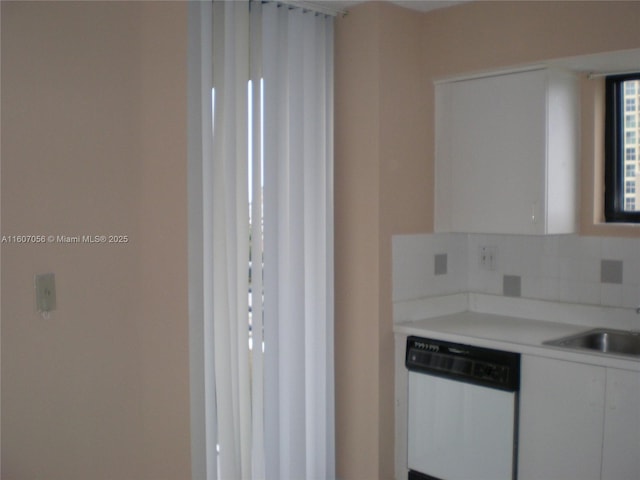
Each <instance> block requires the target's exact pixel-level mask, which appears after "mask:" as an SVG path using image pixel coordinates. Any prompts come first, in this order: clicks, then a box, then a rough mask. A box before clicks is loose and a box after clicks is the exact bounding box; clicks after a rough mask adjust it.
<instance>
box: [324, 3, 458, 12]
mask: <svg viewBox="0 0 640 480" xmlns="http://www.w3.org/2000/svg"><path fill="white" fill-rule="evenodd" d="M366 1H372V0H355V1H331V3H332V4H335V6H336V7H338V8H339V9H340V10H348V9H349V7H353V6H354V5H357V4H359V3H364V2H366ZM381 1H385V2H389V3H394V4H396V5H398V6H400V7H404V8H410V9H411V10H416V11H419V12H428V11H430V10H436V9H438V8H445V7H451V6H452V5H457V4H458V3H464V2H465V1H470V0H404V1H402V0H381Z"/></svg>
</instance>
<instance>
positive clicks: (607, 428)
mask: <svg viewBox="0 0 640 480" xmlns="http://www.w3.org/2000/svg"><path fill="white" fill-rule="evenodd" d="M638 479H640V373H639V372H631V371H628V370H615V369H611V368H609V369H607V390H606V403H605V422H604V445H603V453H602V480H638Z"/></svg>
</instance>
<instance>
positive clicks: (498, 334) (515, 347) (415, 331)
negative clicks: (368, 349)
mask: <svg viewBox="0 0 640 480" xmlns="http://www.w3.org/2000/svg"><path fill="white" fill-rule="evenodd" d="M591 328H593V327H589V326H585V325H574V324H569V323H558V322H549V321H544V320H529V319H524V318H517V317H511V316H504V315H494V314H489V313H478V312H472V311H465V312H460V313H451V314H446V315H441V316H435V317H432V318H424V319H420V320H411V321H404V322H399V323H396V324H395V325H394V332H395V333H396V334H404V335H417V336H422V337H428V338H433V339H438V340H445V341H450V342H457V343H467V344H470V345H477V346H480V347H486V348H494V349H499V350H505V351H511V352H517V353H522V354H529V355H537V356H543V357H548V358H556V359H559V360H567V361H574V362H580V363H587V364H591V365H600V366H604V367H612V368H622V369H626V370H634V371H638V372H640V358H636V357H629V356H624V355H613V354H608V353H597V352H594V353H592V352H588V351H583V350H576V349H569V348H564V347H553V346H547V345H543V344H542V342H545V341H547V340H553V339H556V338H560V337H564V336H567V335H573V334H576V333H579V332H583V331H586V330H590V329H591Z"/></svg>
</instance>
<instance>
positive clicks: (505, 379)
mask: <svg viewBox="0 0 640 480" xmlns="http://www.w3.org/2000/svg"><path fill="white" fill-rule="evenodd" d="M405 365H406V367H407V369H409V370H412V371H416V372H421V373H425V374H430V375H435V376H440V377H446V378H450V379H452V380H457V381H462V382H468V383H473V384H477V385H483V386H486V387H491V388H498V389H501V390H507V391H518V390H519V389H520V354H519V353H513V352H505V351H501V350H493V349H489V348H482V347H475V346H471V345H463V344H459V343H452V342H446V341H442V340H435V339H431V338H422V337H415V336H411V337H409V338H407V350H406V358H405Z"/></svg>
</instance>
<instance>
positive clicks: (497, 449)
mask: <svg viewBox="0 0 640 480" xmlns="http://www.w3.org/2000/svg"><path fill="white" fill-rule="evenodd" d="M408 388H409V392H408V394H409V396H408V435H409V438H408V466H409V468H410V469H412V470H416V471H418V472H422V473H425V474H428V475H431V476H433V477H436V478H441V479H443V480H512V479H513V477H514V457H515V454H514V453H515V448H514V438H515V418H516V393H514V392H508V391H503V390H497V389H493V388H487V387H482V386H477V385H473V384H469V383H464V382H459V381H454V380H449V379H446V378H441V377H436V376H432V375H429V374H424V373H416V372H409V387H408Z"/></svg>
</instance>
